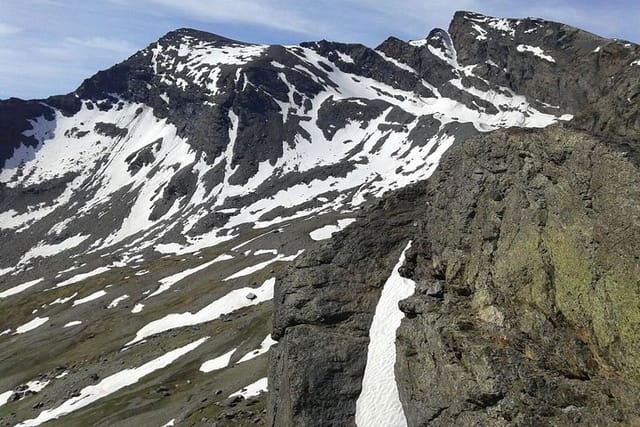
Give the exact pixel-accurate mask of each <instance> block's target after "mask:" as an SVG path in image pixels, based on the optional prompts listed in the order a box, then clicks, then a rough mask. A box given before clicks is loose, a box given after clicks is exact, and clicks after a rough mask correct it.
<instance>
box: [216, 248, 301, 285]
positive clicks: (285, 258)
mask: <svg viewBox="0 0 640 427" xmlns="http://www.w3.org/2000/svg"><path fill="white" fill-rule="evenodd" d="M303 252H304V249H301V250H299V251H298V253H296V254H295V255H290V256H284V255H278V256H276V257H275V258H271V259H270V260H268V261H264V262H260V263H258V264H256V265H252V266H250V267H246V268H243V269H242V270H240V271H238V272H237V273H234V274H232V275H231V276H229V277H227V278H226V279H224V280H225V281H227V280H233V279H237V278H239V277H244V276H248V275H250V274H253V273H255V272H257V271H260V270H262V269H263V268H265V267H267V266H268V265H271V264H273V263H274V262H276V261H293V260H294V259H296V258H298V257H299V256H300V255H301V254H302V253H303Z"/></svg>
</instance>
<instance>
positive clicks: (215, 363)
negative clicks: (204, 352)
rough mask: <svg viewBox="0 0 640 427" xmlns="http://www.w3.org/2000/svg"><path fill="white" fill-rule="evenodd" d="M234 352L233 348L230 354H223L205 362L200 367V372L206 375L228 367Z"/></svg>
mask: <svg viewBox="0 0 640 427" xmlns="http://www.w3.org/2000/svg"><path fill="white" fill-rule="evenodd" d="M235 352H236V349H235V348H234V349H233V350H231V351H230V352H228V353H225V354H223V355H221V356H218V357H216V358H215V359H211V360H207V361H206V362H204V363H203V364H202V365H201V366H200V371H201V372H205V373H208V372H213V371H217V370H218V369H222V368H226V367H227V366H229V362H230V361H231V356H233V353H235Z"/></svg>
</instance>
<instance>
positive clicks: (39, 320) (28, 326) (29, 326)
mask: <svg viewBox="0 0 640 427" xmlns="http://www.w3.org/2000/svg"><path fill="white" fill-rule="evenodd" d="M48 321H49V318H48V317H36V318H35V319H33V320H31V321H29V322H27V323H25V324H24V325H22V326H18V327H17V328H16V331H15V332H14V333H13V335H19V334H24V333H27V332H29V331H33V330H34V329H36V328H38V327H40V326H42V325H44V324H45V323H47V322H48Z"/></svg>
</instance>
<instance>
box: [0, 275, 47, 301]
mask: <svg viewBox="0 0 640 427" xmlns="http://www.w3.org/2000/svg"><path fill="white" fill-rule="evenodd" d="M43 280H44V277H41V278H40V279H36V280H32V281H30V282H26V283H23V284H22V285H18V286H14V287H13V288H10V289H7V290H6V291H3V292H0V299H3V298H7V297H10V296H12V295H17V294H19V293H21V292H24V291H26V290H27V289H29V288H31V287H33V286H35V285H37V284H38V283H41V282H42V281H43Z"/></svg>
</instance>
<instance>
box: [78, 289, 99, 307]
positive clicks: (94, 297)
mask: <svg viewBox="0 0 640 427" xmlns="http://www.w3.org/2000/svg"><path fill="white" fill-rule="evenodd" d="M106 294H107V292H106V291H105V290H99V291H97V292H94V293H92V294H91V295H88V296H86V297H84V298H78V299H77V300H75V301H74V302H73V306H74V307H75V306H78V305H80V304H85V303H87V302H90V301H94V300H97V299H98V298H102V297H103V296H105V295H106Z"/></svg>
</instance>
